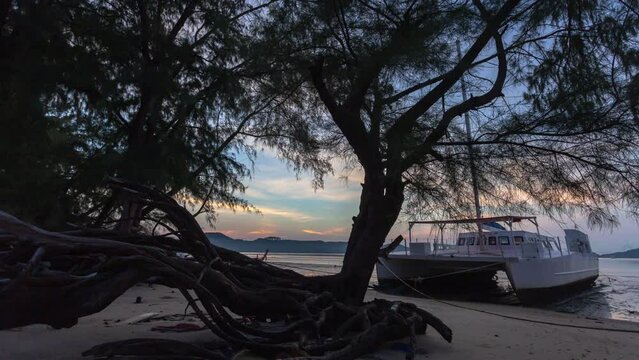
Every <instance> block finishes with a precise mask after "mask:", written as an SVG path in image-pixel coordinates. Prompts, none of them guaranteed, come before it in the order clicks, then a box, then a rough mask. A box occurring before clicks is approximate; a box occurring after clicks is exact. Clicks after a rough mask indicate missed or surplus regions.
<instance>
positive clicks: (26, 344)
mask: <svg viewBox="0 0 639 360" xmlns="http://www.w3.org/2000/svg"><path fill="white" fill-rule="evenodd" d="M138 296H140V297H142V303H139V304H136V303H135V302H136V301H135V300H136V298H137V297H138ZM367 296H368V297H369V298H374V297H380V298H386V299H390V300H393V299H396V300H404V301H410V302H413V303H416V304H417V305H419V306H420V307H422V308H424V309H427V310H429V311H431V312H432V313H433V314H435V315H437V316H439V317H440V318H441V319H443V320H444V321H445V322H446V323H447V324H448V325H449V326H450V327H451V328H452V330H453V343H452V344H449V343H447V342H446V341H444V340H443V339H442V338H441V337H440V336H439V335H438V334H437V333H436V332H434V330H432V329H429V330H428V332H427V334H426V335H425V336H418V337H417V344H416V358H417V359H430V360H438V359H442V360H444V359H446V360H449V359H450V360H453V359H469V360H472V359H477V360H489V359H522V360H523V359H543V360H551V359H562V360H563V359H597V360H604V359H606V360H614V359H628V360H630V359H639V355H638V354H639V323H630V322H625V321H619V320H608V319H594V318H586V317H583V316H577V315H572V314H563V313H557V312H552V311H547V310H541V309H532V308H524V307H519V306H507V305H495V304H478V303H462V302H453V303H454V304H458V305H462V306H467V307H472V308H475V309H480V310H484V311H489V312H494V313H499V314H503V315H505V316H510V317H520V318H526V319H529V320H533V321H542V322H555V323H562V324H571V325H577V326H588V327H607V328H615V329H630V330H634V331H637V332H638V333H621V332H610V331H598V330H586V329H578V328H568V327H559V326H554V325H547V324H539V323H534V322H528V321H521V320H515V319H509V318H504V317H500V316H495V315H491V314H485V313H480V312H475V311H469V310H465V309H459V308H455V307H451V306H449V305H446V304H442V303H438V302H435V301H433V300H427V299H416V298H408V297H401V296H391V295H387V294H382V293H379V292H375V291H372V290H371V291H369V293H368V294H367ZM185 305H186V302H185V301H184V300H183V299H182V297H181V295H180V293H179V292H177V291H174V290H171V289H168V288H166V287H162V286H153V287H149V286H147V285H139V286H136V287H134V288H132V289H130V290H129V291H128V292H127V293H125V294H124V295H123V296H121V297H120V298H119V299H118V300H117V301H115V302H114V303H113V304H111V305H110V306H109V307H108V308H107V309H105V310H104V311H103V312H101V313H98V314H94V315H92V316H88V317H85V318H82V319H80V321H79V323H78V325H76V326H74V327H72V328H70V329H60V330H54V329H51V328H49V327H47V326H44V325H32V326H27V327H24V328H21V329H15V330H11V331H0V358H1V359H7V360H21V359H24V360H35V359H65V360H67V359H70V360H73V359H83V357H82V355H81V353H82V352H83V351H85V350H87V349H89V348H91V347H92V346H94V345H98V344H101V343H105V342H109V341H117V340H126V339H131V338H171V339H177V340H182V341H190V342H206V341H210V340H211V339H212V335H211V334H210V332H209V331H208V330H201V331H194V332H186V333H160V332H157V331H151V328H153V327H157V326H161V325H175V324H178V323H189V324H193V325H200V323H199V320H197V319H196V318H194V317H191V316H187V317H186V318H182V317H180V316H175V315H179V314H183V313H184V308H185ZM148 313H157V314H158V315H157V316H158V317H160V318H159V319H151V320H150V321H146V322H139V323H131V322H135V320H136V318H139V316H140V315H142V314H148ZM167 315H173V316H170V317H168V318H167V317H166V316H167ZM162 316H165V317H164V318H162ZM406 343H407V341H398V342H396V343H392V344H386V345H385V346H383V347H382V348H380V349H379V350H378V351H377V352H375V353H374V354H372V355H368V356H366V357H365V358H368V359H404V357H405V353H404V352H403V351H402V349H404V348H405V347H406V346H405V345H404V344H406ZM84 359H87V358H84Z"/></svg>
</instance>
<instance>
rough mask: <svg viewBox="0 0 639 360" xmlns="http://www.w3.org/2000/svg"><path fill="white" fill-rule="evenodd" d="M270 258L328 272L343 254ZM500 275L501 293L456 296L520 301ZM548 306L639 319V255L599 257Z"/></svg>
mask: <svg viewBox="0 0 639 360" xmlns="http://www.w3.org/2000/svg"><path fill="white" fill-rule="evenodd" d="M247 255H249V256H252V257H256V256H260V257H261V254H255V253H247ZM267 261H268V262H269V263H272V264H273V265H278V266H281V267H283V268H288V269H291V270H295V271H297V272H300V273H302V274H304V275H328V274H335V273H338V272H339V270H340V268H341V265H342V255H330V254H268V257H267ZM497 275H498V279H497V285H498V288H500V289H501V292H500V293H499V294H494V293H492V294H491V295H490V296H486V297H481V298H478V297H477V296H476V294H466V295H465V296H466V297H465V298H464V297H462V298H460V297H456V299H458V300H473V301H478V300H479V301H488V302H495V303H503V304H517V301H516V297H515V296H514V294H513V292H512V289H511V288H510V284H509V282H508V278H507V277H506V274H505V273H503V272H499V273H498V274H497ZM376 284H377V274H376V273H375V272H373V276H372V278H371V285H376ZM403 295H410V294H409V293H403ZM545 308H547V309H550V310H556V311H561V312H569V313H575V314H580V315H583V316H589V317H600V318H608V319H618V320H628V321H634V322H639V259H605V258H601V259H599V278H598V279H597V281H596V282H595V285H594V286H593V287H591V288H589V289H586V290H584V291H582V292H579V293H577V294H575V295H574V296H572V297H570V298H568V299H564V300H561V301H558V302H555V303H552V304H548V305H546V306H545Z"/></svg>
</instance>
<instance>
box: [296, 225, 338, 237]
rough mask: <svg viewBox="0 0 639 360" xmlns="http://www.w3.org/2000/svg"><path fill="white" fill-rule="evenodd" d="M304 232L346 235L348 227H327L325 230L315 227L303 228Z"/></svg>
mask: <svg viewBox="0 0 639 360" xmlns="http://www.w3.org/2000/svg"><path fill="white" fill-rule="evenodd" d="M302 232H304V233H307V234H311V235H344V234H345V233H346V228H343V227H335V228H330V229H326V230H324V231H317V230H313V229H302Z"/></svg>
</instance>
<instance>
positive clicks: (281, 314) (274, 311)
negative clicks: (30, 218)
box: [0, 180, 452, 359]
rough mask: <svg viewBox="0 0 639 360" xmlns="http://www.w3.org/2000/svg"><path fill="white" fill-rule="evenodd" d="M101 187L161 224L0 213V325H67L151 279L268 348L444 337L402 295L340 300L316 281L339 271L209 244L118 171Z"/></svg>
mask: <svg viewBox="0 0 639 360" xmlns="http://www.w3.org/2000/svg"><path fill="white" fill-rule="evenodd" d="M112 187H113V188H114V189H116V190H118V191H120V192H124V193H126V194H128V196H131V197H132V198H134V199H135V201H137V202H139V203H140V204H143V206H144V207H145V214H147V215H149V216H151V215H153V216H155V220H156V223H155V226H157V225H158V224H162V227H163V228H164V229H165V230H166V232H165V233H162V234H160V235H156V234H154V233H153V232H148V231H147V232H143V231H139V232H136V233H130V232H128V233H122V232H117V231H115V230H113V229H91V228H83V229H77V230H74V231H69V232H49V231H46V230H43V229H40V228H37V227H35V226H33V225H29V224H27V223H24V222H22V221H20V220H19V219H16V218H15V217H13V216H11V215H9V214H7V213H4V212H0V229H2V230H4V231H5V232H4V233H1V232H0V329H9V328H14V327H19V326H25V325H29V324H36V323H39V324H48V325H50V326H52V327H54V328H63V327H71V326H73V325H75V324H76V323H77V321H78V318H80V317H82V316H86V315H90V314H93V313H96V312H99V311H101V310H103V309H104V308H105V307H106V306H107V305H109V304H110V303H111V302H113V301H114V300H115V299H116V298H118V297H119V296H120V295H122V294H123V293H124V292H125V291H126V290H127V289H129V288H130V287H132V286H134V285H135V284H137V283H139V282H143V281H147V280H149V279H150V278H153V279H154V281H155V282H157V283H159V284H163V285H166V286H169V287H172V288H176V289H179V291H180V292H181V293H182V295H183V296H184V298H185V300H186V301H187V302H188V303H189V304H190V306H191V307H192V308H193V309H194V311H195V312H196V313H197V315H198V316H199V318H200V319H201V321H202V322H203V323H204V324H205V325H206V326H207V327H208V328H209V329H210V331H211V332H212V333H213V334H215V335H216V336H218V337H219V338H221V339H223V340H224V341H225V342H226V344H228V346H230V347H231V348H232V349H235V350H239V349H250V350H251V351H253V352H256V353H259V354H262V355H264V356H267V357H271V358H275V357H277V358H286V357H320V358H326V359H352V358H355V357H357V356H360V355H362V354H365V353H369V352H371V351H372V350H374V349H375V348H376V347H377V346H379V345H380V344H381V343H383V342H386V341H389V340H394V339H400V338H405V337H408V338H409V339H411V341H413V339H414V336H415V334H424V333H425V331H426V327H427V325H431V326H432V327H433V328H434V329H435V330H436V331H437V332H438V333H439V334H440V335H441V336H443V337H444V338H445V339H446V340H447V341H451V339H452V333H451V330H450V329H449V328H448V327H446V325H444V324H443V323H442V322H441V321H440V320H439V319H437V318H436V317H435V316H433V315H432V314H430V313H428V312H426V311H425V310H422V309H419V308H417V307H416V306H415V305H413V304H408V303H403V302H390V301H387V300H381V299H375V300H373V301H371V302H367V303H364V304H361V305H359V306H354V305H347V304H344V303H342V302H340V301H339V300H340V299H338V298H336V297H335V296H334V294H333V293H331V292H330V291H326V290H327V289H331V285H330V284H331V283H332V282H337V281H339V280H340V279H339V275H336V276H333V277H321V278H308V277H305V276H302V275H300V274H298V273H296V272H294V271H291V270H284V269H280V268H277V267H275V266H272V265H270V264H268V263H266V262H264V261H260V260H257V259H252V258H250V257H247V256H244V255H242V254H240V253H237V252H233V251H229V250H225V249H222V248H218V247H216V246H213V245H212V244H211V243H210V242H209V241H208V239H207V237H206V235H205V234H204V233H203V232H202V230H201V228H200V227H199V226H198V224H197V222H196V221H195V220H194V218H193V217H192V216H191V215H190V214H189V213H188V211H187V210H186V209H184V208H183V207H181V206H179V205H178V204H177V203H176V202H175V201H174V200H173V199H172V198H170V197H168V196H165V195H164V194H163V193H161V192H160V191H157V190H154V189H149V188H146V187H143V186H139V185H135V184H131V183H127V182H124V181H121V180H113V181H112ZM234 315H240V316H248V317H252V318H255V319H257V321H258V322H260V321H262V322H265V321H267V320H268V321H269V326H268V328H265V327H264V326H253V325H246V324H244V323H242V322H240V321H237V320H236V316H234ZM169 348H170V349H171V350H170V351H160V350H161V349H169ZM158 351H160V352H158ZM154 352H155V353H154ZM85 355H89V356H95V357H112V358H120V359H126V358H135V359H142V358H145V356H147V357H148V358H149V359H151V358H153V359H156V358H162V359H217V358H224V356H223V355H222V354H221V353H220V352H217V351H215V349H210V348H206V347H202V346H197V345H193V344H183V343H179V342H175V341H171V340H157V339H134V340H130V341H125V342H117V343H110V344H103V345H99V346H96V347H95V348H93V349H91V350H89V351H87V352H85ZM160 355H161V357H158V356H160ZM411 356H412V354H410V353H409V354H408V357H411Z"/></svg>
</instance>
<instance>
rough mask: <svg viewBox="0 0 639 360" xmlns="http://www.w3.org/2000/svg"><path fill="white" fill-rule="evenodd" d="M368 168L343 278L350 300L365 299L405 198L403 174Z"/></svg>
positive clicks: (343, 268)
mask: <svg viewBox="0 0 639 360" xmlns="http://www.w3.org/2000/svg"><path fill="white" fill-rule="evenodd" d="M378 169H379V170H377V171H375V170H367V171H366V174H365V177H364V184H363V185H362V195H361V202H360V211H359V214H358V215H357V217H356V218H355V221H354V224H353V229H352V230H351V234H350V236H349V239H348V246H347V250H346V254H345V255H344V261H343V264H342V271H341V273H340V275H341V279H340V281H342V282H343V283H344V286H343V288H342V289H341V290H342V298H343V300H344V301H345V302H347V303H350V304H358V303H361V302H362V301H363V300H364V295H365V294H366V289H367V288H368V283H369V281H370V278H371V275H372V273H373V269H374V268H375V263H376V262H377V257H378V255H379V249H380V248H381V247H382V245H383V244H384V241H385V240H386V237H387V235H388V233H389V232H390V230H391V228H392V226H393V224H395V221H396V220H397V218H398V216H399V213H400V211H401V209H402V204H403V202H404V193H403V191H404V186H403V184H402V182H401V177H398V176H396V177H393V178H389V177H388V176H385V175H384V172H383V171H382V170H381V166H380V167H379V168H378Z"/></svg>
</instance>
